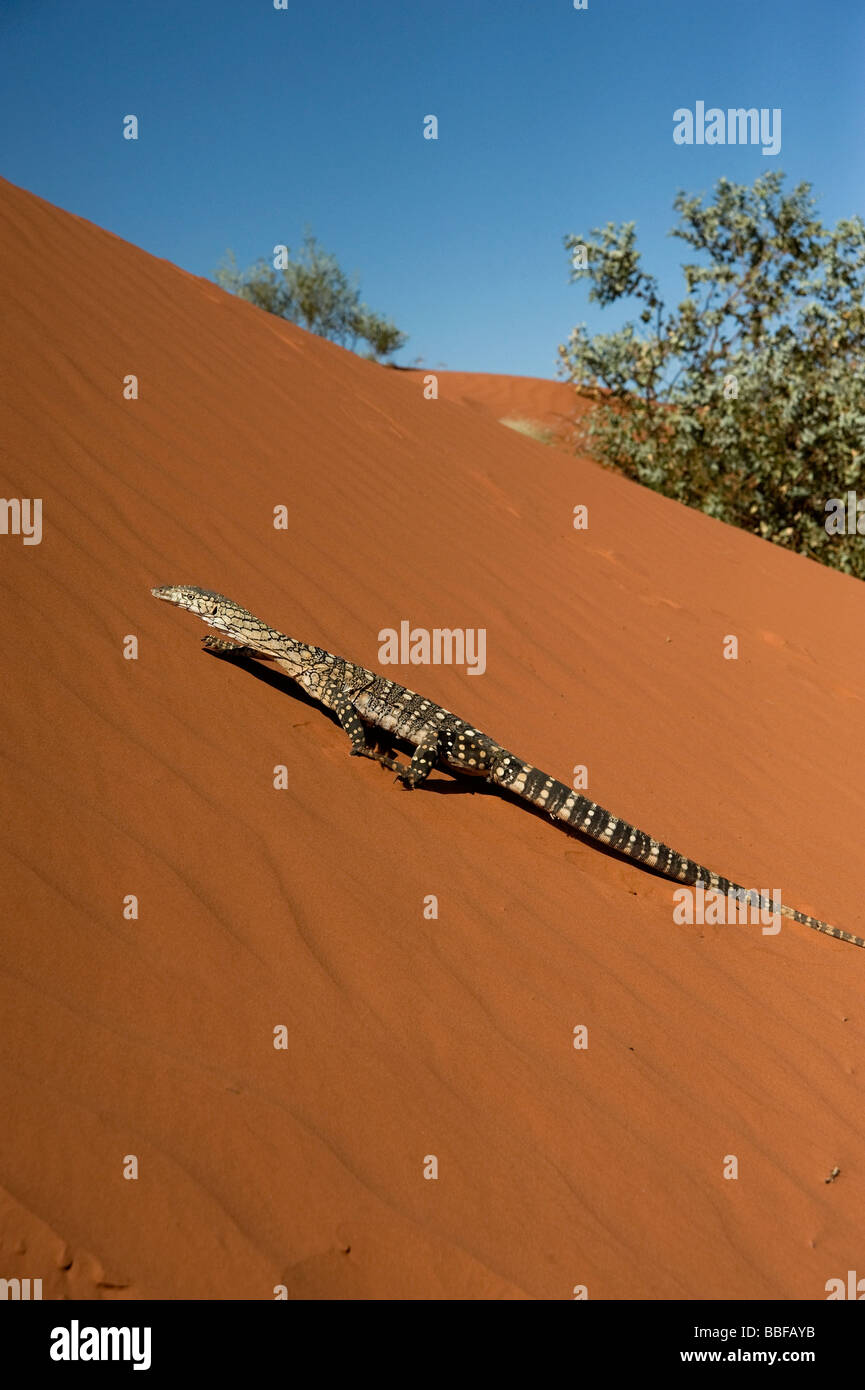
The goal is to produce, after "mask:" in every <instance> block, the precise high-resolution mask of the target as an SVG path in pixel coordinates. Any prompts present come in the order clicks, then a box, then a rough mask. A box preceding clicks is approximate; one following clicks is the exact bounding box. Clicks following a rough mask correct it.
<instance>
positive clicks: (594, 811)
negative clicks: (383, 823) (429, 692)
mask: <svg viewBox="0 0 865 1390" xmlns="http://www.w3.org/2000/svg"><path fill="white" fill-rule="evenodd" d="M151 592H152V593H153V594H154V595H155V597H156V598H160V599H163V600H164V601H165V602H166V603H173V604H175V605H176V606H177V607H178V608H185V609H187V610H188V611H189V612H190V613H195V614H196V616H197V617H199V618H202V619H203V620H204V622H206V623H208V624H209V625H210V626H211V627H213V628H216V629H217V631H219V632H222V633H225V636H226V637H227V638H230V639H232V640H231V641H225V640H224V639H220V638H217V637H209V636H208V637H206V638H205V639H204V644H205V646H206V648H207V649H208V650H209V651H212V652H227V651H232V652H234V653H237V652H239V651H247V652H250V653H252V654H254V655H256V656H262V657H265V658H267V659H268V660H270V661H273V662H274V663H275V664H276V665H277V666H279V667H280V668H281V669H282V670H283V671H286V672H287V673H288V675H289V676H291V677H292V679H293V680H296V681H297V683H298V684H299V685H301V686H302V687H303V689H304V690H305V691H306V692H307V693H308V694H309V695H311V696H312V697H313V698H314V699H316V700H318V701H319V703H320V704H322V705H324V706H325V708H327V709H331V710H333V711H334V713H335V714H336V716H337V718H338V719H339V722H340V724H341V725H342V727H343V728H344V729H345V731H346V733H347V734H348V736H349V738H350V739H351V752H352V754H353V755H354V756H356V757H366V758H374V759H376V760H377V761H378V762H381V763H383V764H384V765H385V767H389V768H391V769H392V770H393V771H394V772H396V774H397V776H398V777H399V778H400V780H401V781H402V783H403V785H404V786H406V787H416V786H418V785H419V784H420V783H421V782H423V781H424V779H425V778H426V777H428V776H429V774H430V772H431V771H432V769H433V768H434V767H444V768H447V769H448V770H449V771H451V772H460V773H468V774H469V775H472V776H477V777H483V778H485V779H486V781H488V782H491V783H493V785H494V786H499V787H506V788H507V789H508V790H509V791H512V792H514V793H515V794H516V795H517V796H519V797H522V799H523V800H524V801H529V802H531V803H532V805H533V806H538V807H540V808H541V810H544V811H546V812H547V814H548V815H549V816H550V817H551V818H552V819H553V820H558V821H564V823H565V824H566V825H569V826H572V827H573V828H574V829H575V830H577V831H579V832H580V833H581V834H584V835H588V836H590V837H591V838H592V839H593V840H597V841H598V842H599V843H600V844H604V845H608V846H609V848H610V849H612V850H615V851H617V852H618V853H619V854H622V855H625V856H627V858H629V859H633V860H636V861H637V863H639V864H643V865H644V866H645V867H646V868H649V869H653V870H654V871H655V872H656V873H658V874H660V875H661V876H662V877H664V878H667V879H672V880H673V881H674V882H677V883H682V884H688V885H695V884H698V883H702V884H703V886H704V889H705V891H706V892H707V893H708V892H712V893H723V894H724V895H727V894H729V893H734V894H736V895H737V897H739V898H740V899H741V896H742V895H743V894H744V893H746V891H748V890H746V889H744V888H742V887H741V886H740V885H739V884H737V883H733V882H731V881H730V880H729V879H726V878H723V877H722V876H721V875H720V874H716V873H713V872H712V871H711V870H710V869H706V868H704V867H703V865H701V864H698V863H696V862H695V860H693V859H688V858H687V857H686V856H685V855H683V854H679V853H678V852H677V851H676V850H674V849H670V848H669V846H668V845H663V844H660V843H659V842H658V841H657V840H654V839H652V837H651V835H647V834H645V832H644V831H642V830H638V829H637V828H636V826H634V825H631V824H629V822H628V821H625V820H620V819H619V817H618V816H614V815H612V814H611V812H609V811H605V810H604V808H603V807H602V806H598V805H597V803H596V802H594V801H590V800H589V799H588V797H585V796H580V795H579V793H577V792H574V791H572V790H571V789H570V788H569V787H567V786H565V784H564V782H558V781H556V779H555V778H554V777H548V776H547V774H546V773H545V772H541V771H540V770H539V769H538V768H536V767H532V766H531V764H530V763H525V762H523V760H522V759H521V758H518V757H517V756H516V755H515V754H514V753H509V752H508V750H507V749H506V748H502V746H501V744H498V743H496V742H495V740H494V739H492V738H490V737H489V735H488V734H484V733H481V731H480V730H479V729H475V728H474V727H473V726H472V725H471V724H467V723H466V721H465V720H464V719H460V718H459V717H458V716H457V715H455V714H451V712H450V710H446V709H443V708H442V706H441V705H436V704H434V703H433V701H432V700H427V699H425V698H424V697H423V696H422V695H418V694H417V693H416V692H415V691H414V690H408V689H406V687H405V686H404V685H397V684H396V682H395V681H391V680H388V679H387V678H386V677H385V676H379V675H377V674H376V673H375V671H368V670H367V669H366V667H365V666H357V665H355V663H354V662H352V661H346V660H345V659H344V658H343V657H341V656H334V655H333V654H332V653H331V652H327V651H324V650H323V649H322V648H321V647H311V646H308V645H307V644H306V643H305V642H296V641H295V640H294V638H292V637H286V636H285V634H284V633H282V632H277V631H276V629H275V628H272V627H268V626H267V624H266V623H263V622H261V620H260V619H259V618H256V617H253V615H252V614H251V613H249V612H247V610H246V609H245V608H241V607H240V605H239V604H237V603H234V602H232V600H231V599H228V598H225V597H224V596H223V595H222V594H214V593H211V592H209V591H208V590H207V589H199V588H196V587H194V586H192V585H187V584H168V585H164V586H163V587H161V588H156V589H153V590H151ZM236 644H239V645H236ZM367 725H371V726H373V727H375V728H379V729H383V730H385V731H386V732H388V733H391V734H393V735H394V736H395V737H396V738H401V739H405V740H406V741H407V742H409V743H412V744H414V745H415V752H414V756H413V757H412V759H411V762H410V764H409V765H408V766H407V767H406V766H405V764H403V763H400V762H398V761H397V759H396V758H395V757H393V756H392V755H390V754H388V753H382V752H378V751H377V750H376V749H374V748H373V747H372V746H371V745H370V744H369V742H368V740H367V733H366V726H367ZM749 901H750V902H751V903H752V904H753V906H754V907H755V908H756V907H759V908H762V909H765V910H767V911H770V912H771V911H772V910H773V906H774V905H773V903H772V902H771V901H770V900H769V899H767V898H762V897H760V896H759V895H755V894H754V892H753V890H750V893H749ZM777 910H778V911H779V912H780V913H781V915H782V916H784V917H788V918H790V919H791V920H792V921H794V922H801V923H802V925H803V926H806V927H812V928H813V929H814V930H815V931H820V932H825V934H826V935H827V936H834V937H837V939H838V940H839V941H849V942H850V943H851V945H853V946H862V947H865V940H863V939H862V937H861V936H853V935H852V934H851V933H850V932H847V931H842V930H841V928H840V927H833V926H830V924H829V923H828V922H823V921H820V919H819V918H817V917H809V916H808V915H807V913H804V912H798V911H797V910H796V909H795V908H792V907H785V906H783V905H781V906H780V907H778V908H777Z"/></svg>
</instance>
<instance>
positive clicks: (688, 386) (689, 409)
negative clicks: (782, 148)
mask: <svg viewBox="0 0 865 1390" xmlns="http://www.w3.org/2000/svg"><path fill="white" fill-rule="evenodd" d="M783 181H784V175H783V174H782V173H780V172H773V173H769V174H765V175H763V176H762V177H760V178H758V179H757V180H756V181H755V183H754V185H753V187H748V186H747V185H736V184H732V183H730V182H729V181H728V180H727V179H720V180H719V182H718V184H717V186H716V189H715V195H714V202H712V203H709V204H708V205H706V206H704V205H703V201H702V199H701V198H699V197H687V196H686V195H685V194H684V193H679V194H678V195H677V197H676V200H675V203H674V207H675V209H676V211H677V212H678V213H679V214H680V220H681V225H680V226H678V227H676V228H674V229H673V231H672V235H673V236H676V237H679V238H680V239H681V240H683V241H684V242H686V243H687V244H688V245H689V246H690V247H692V248H693V249H694V251H695V252H697V253H699V254H701V255H702V257H703V261H704V262H705V260H706V258H707V259H708V263H687V264H685V265H684V266H683V273H684V277H685V285H686V291H687V294H686V298H685V299H683V300H682V302H681V303H680V304H679V305H678V306H677V307H676V308H675V309H673V310H670V311H667V310H666V308H665V305H664V303H663V301H662V300H661V297H660V295H659V292H658V285H657V281H656V280H655V279H654V277H652V276H651V275H647V274H646V273H644V272H643V271H642V270H641V269H640V254H639V252H638V251H637V249H636V236H635V232H634V223H633V222H628V223H623V224H622V225H621V226H618V227H617V226H616V225H615V224H614V223H608V224H607V226H606V227H605V228H603V229H598V228H593V230H592V234H591V237H590V238H588V239H585V240H581V239H580V238H578V237H575V236H567V237H565V247H566V249H567V250H568V252H569V253H570V255H571V258H572V268H571V279H572V280H579V279H581V278H583V277H585V278H588V279H589V280H590V282H591V289H590V291H589V299H590V300H594V301H596V302H597V303H599V304H602V305H606V304H612V303H614V302H615V301H616V300H619V299H623V298H625V297H632V298H634V299H636V300H638V301H642V304H643V308H642V310H641V312H640V321H641V324H642V325H643V328H642V329H641V330H639V331H638V330H637V329H635V327H634V325H633V323H626V324H625V325H624V327H623V328H621V329H620V330H619V331H618V332H617V333H612V334H606V335H605V334H599V335H597V336H596V337H595V338H591V339H590V338H589V336H588V334H587V332H586V328H585V325H584V324H580V325H578V326H577V327H576V328H575V329H574V331H573V332H572V334H571V335H570V338H569V340H568V342H567V344H565V345H563V346H561V347H560V348H559V357H560V371H561V374H562V375H564V376H565V377H567V378H568V379H569V380H571V381H573V382H574V383H575V384H576V385H577V386H578V388H580V389H581V390H582V392H583V394H585V393H586V392H588V394H589V395H590V396H591V397H592V398H593V399H594V400H595V402H596V404H595V407H594V409H593V410H591V411H590V412H589V413H588V415H587V417H586V418H585V423H584V425H583V427H582V430H581V438H580V441H579V447H582V448H584V449H588V450H589V452H591V453H593V454H595V456H596V457H598V458H600V459H602V460H603V461H604V462H606V463H608V464H609V465H610V466H613V467H616V468H618V469H620V470H621V471H622V472H624V473H626V474H627V475H628V476H629V477H631V478H634V479H636V480H637V481H638V482H641V483H644V484H646V485H647V486H649V487H652V488H654V489H655V490H656V491H658V492H662V493H664V494H665V495H666V496H667V497H674V498H676V499H677V500H679V501H681V502H685V503H687V504H688V505H689V506H692V507H698V508H700V509H701V510H702V511H704V512H707V513H708V514H709V515H710V516H715V517H718V518H720V519H721V520H722V521H727V522H731V523H732V524H734V525H736V526H742V527H745V528H747V529H748V530H752V531H755V532H756V533H757V534H758V535H761V536H764V537H765V538H766V539H768V540H771V541H774V542H775V543H776V544H779V545H785V546H788V547H789V548H790V549H792V550H796V551H798V552H800V553H802V554H805V555H810V556H811V557H812V558H814V559H816V560H820V561H822V562H823V563H824V564H827V565H831V566H834V567H835V568H838V569H841V570H843V571H845V572H846V573H848V574H853V575H856V576H857V577H858V578H860V579H865V536H861V535H857V534H853V535H849V534H838V535H834V534H833V535H829V534H827V531H826V529H825V523H826V519H827V503H828V502H829V499H830V498H833V497H844V496H845V495H846V493H847V491H848V489H850V490H855V488H856V485H857V484H858V483H860V480H861V478H862V471H863V469H862V464H863V448H865V308H863V294H865V224H863V222H862V219H861V218H859V217H851V218H846V219H843V220H842V221H840V222H839V223H838V225H837V226H836V227H835V229H834V231H827V230H826V229H825V228H824V227H823V225H822V224H821V223H820V222H819V221H818V220H817V219H816V218H815V217H814V214H813V207H814V199H812V198H811V197H810V196H809V195H810V184H807V183H802V184H800V185H798V187H797V188H795V189H794V190H793V192H792V193H790V194H787V195H784V194H782V191H781V189H782V184H783ZM581 247H584V248H585V250H584V252H583V251H581V249H580V248H581ZM862 525H863V530H865V518H863V522H862Z"/></svg>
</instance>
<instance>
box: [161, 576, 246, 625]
mask: <svg viewBox="0 0 865 1390" xmlns="http://www.w3.org/2000/svg"><path fill="white" fill-rule="evenodd" d="M150 592H151V593H152V594H153V596H154V598H161V599H162V600H163V601H164V602H165V603H173V604H174V605H175V607H177V608H186V609H187V610H188V611H189V612H190V613H194V614H195V615H196V617H198V618H203V619H204V621H205V622H206V623H208V624H209V625H210V626H211V627H215V628H218V629H219V631H220V632H230V631H231V628H232V616H233V613H234V612H235V611H237V605H236V604H234V603H232V601H231V599H228V598H225V597H224V595H222V594H214V593H212V592H211V591H210V590H209V589H198V588H196V586H195V585H194V584H162V585H160V586H159V588H156V589H151V590H150ZM240 611H242V610H240Z"/></svg>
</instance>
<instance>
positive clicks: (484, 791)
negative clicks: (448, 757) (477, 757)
mask: <svg viewBox="0 0 865 1390" xmlns="http://www.w3.org/2000/svg"><path fill="white" fill-rule="evenodd" d="M204 650H205V651H206V652H207V655H208V656H211V657H213V658H214V659H215V660H216V661H225V662H227V663H228V664H230V665H231V666H239V667H241V668H242V669H243V670H244V671H248V672H249V674H250V675H252V676H254V677H255V679H256V680H259V681H261V682H262V683H263V684H264V685H267V686H270V688H271V690H276V691H279V693H280V694H282V695H288V696H290V698H291V699H292V700H294V701H296V703H297V704H300V705H305V706H306V707H307V709H310V710H314V711H315V713H316V714H317V715H324V716H325V717H326V718H328V719H329V720H330V722H331V724H333V725H335V727H336V728H337V729H339V730H340V733H344V730H343V728H342V725H341V724H340V722H339V719H338V718H337V716H336V715H335V714H334V712H333V710H330V709H328V708H327V707H326V706H325V705H322V704H320V703H319V701H318V700H316V699H315V698H314V696H312V695H308V694H307V692H306V691H305V690H304V688H303V686H301V685H298V684H297V682H296V681H294V680H292V678H291V676H285V675H283V674H282V672H281V671H278V670H275V669H274V668H273V667H272V666H268V665H267V664H266V662H265V661H259V660H256V659H255V658H254V657H248V656H246V655H245V654H241V652H240V649H238V654H237V655H235V654H233V653H232V652H211V651H207V648H206V647H205V648H204ZM367 737H368V738H369V739H370V741H371V742H372V743H373V744H374V746H375V747H376V748H386V749H388V750H392V751H394V752H399V753H402V754H404V755H405V757H406V758H407V759H408V758H410V757H411V754H412V753H413V752H414V746H413V744H411V743H408V742H407V741H406V740H405V739H399V738H394V737H393V736H392V735H390V734H385V733H384V732H383V731H382V730H379V729H374V728H370V727H369V726H367ZM436 772H437V773H438V774H439V775H438V776H437V777H435V778H428V779H427V780H426V781H425V782H424V783H423V784H422V785H421V786H420V787H415V788H414V789H413V790H414V793H415V795H417V793H418V792H420V793H421V794H426V795H431V796H465V795H469V796H492V797H497V798H498V799H499V800H500V801H509V802H510V803H511V804H512V805H514V806H518V807H519V809H520V810H521V811H522V812H523V814H528V815H530V816H535V817H536V818H537V819H538V820H542V821H546V823H547V824H548V825H552V827H553V829H554V830H556V831H558V832H559V834H561V835H564V836H566V838H567V839H568V840H570V841H572V842H573V841H576V842H577V843H578V844H581V845H584V846H585V847H586V848H587V849H591V850H592V851H593V852H594V853H595V854H602V855H604V857H605V858H607V859H614V860H616V861H617V862H618V863H620V864H627V866H628V867H629V868H630V869H637V870H639V871H640V872H641V873H644V874H648V875H649V876H650V878H658V877H661V878H663V877H664V875H663V874H661V875H659V874H658V873H657V871H656V870H655V869H652V868H650V867H649V865H648V864H641V863H640V861H639V860H637V859H631V858H630V857H629V856H628V855H626V854H621V853H620V852H619V851H618V850H615V849H611V848H610V846H609V845H605V844H602V843H601V842H600V841H599V840H594V839H593V838H592V837H591V835H585V834H584V833H583V832H582V831H580V830H577V829H576V828H575V827H574V826H572V825H567V824H566V823H565V822H564V821H560V820H554V819H553V818H552V817H551V816H550V815H549V814H548V813H547V812H546V811H542V810H541V808H540V807H539V806H533V805H532V804H531V802H529V801H524V800H523V798H522V797H520V796H517V795H516V793H515V792H512V791H510V790H509V788H508V787H497V786H495V785H493V783H491V782H487V781H486V780H485V779H482V778H479V777H469V776H466V775H463V774H461V773H459V772H451V771H450V769H449V768H437V769H436ZM403 790H408V788H403Z"/></svg>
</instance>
